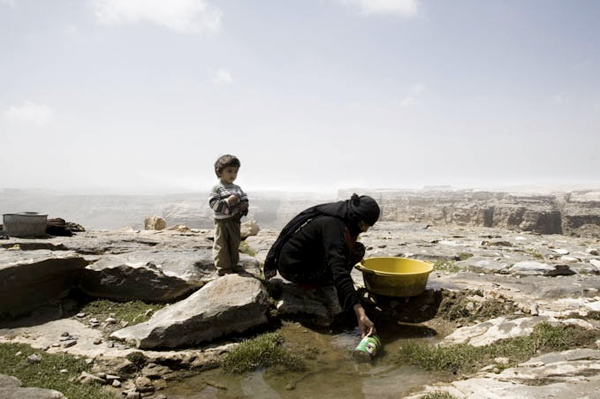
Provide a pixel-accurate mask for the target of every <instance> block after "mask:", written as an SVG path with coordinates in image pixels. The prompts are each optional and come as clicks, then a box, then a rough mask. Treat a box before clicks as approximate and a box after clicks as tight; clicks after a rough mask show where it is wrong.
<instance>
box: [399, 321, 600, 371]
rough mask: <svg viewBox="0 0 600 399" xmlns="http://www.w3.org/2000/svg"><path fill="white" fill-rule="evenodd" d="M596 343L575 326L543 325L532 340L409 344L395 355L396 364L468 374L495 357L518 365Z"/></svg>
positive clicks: (587, 331)
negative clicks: (479, 344)
mask: <svg viewBox="0 0 600 399" xmlns="http://www.w3.org/2000/svg"><path fill="white" fill-rule="evenodd" d="M596 339H597V337H596V336H595V334H594V332H593V331H589V330H585V329H582V328H580V327H575V326H565V325H558V326H553V325H551V324H550V323H546V322H544V323H540V324H538V325H537V326H536V327H535V328H534V330H533V333H532V334H531V335H529V336H526V337H516V338H510V339H506V340H503V341H500V342H497V343H495V344H492V345H486V346H480V347H475V346H471V345H467V344H456V345H444V346H440V345H436V346H431V345H428V344H422V343H408V344H406V345H404V346H403V347H402V348H401V350H400V352H399V353H398V354H397V355H396V362H398V363H402V364H405V363H408V364H413V365H416V366H418V367H421V368H423V369H424V370H428V371H438V372H451V373H454V374H456V373H465V372H472V371H475V370H477V369H479V368H480V367H482V366H484V365H487V364H490V363H493V359H494V358H496V357H507V358H508V359H509V363H511V364H515V363H518V362H523V361H525V360H528V359H530V358H531V357H532V356H534V355H536V354H538V353H542V352H549V351H555V350H565V349H568V348H574V347H584V346H593V345H594V343H595V340H596ZM503 367H506V365H504V366H503V365H498V368H503Z"/></svg>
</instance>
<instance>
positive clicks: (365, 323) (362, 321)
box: [354, 303, 375, 338]
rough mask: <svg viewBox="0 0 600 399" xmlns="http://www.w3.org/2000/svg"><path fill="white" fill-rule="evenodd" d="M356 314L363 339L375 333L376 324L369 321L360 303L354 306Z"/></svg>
mask: <svg viewBox="0 0 600 399" xmlns="http://www.w3.org/2000/svg"><path fill="white" fill-rule="evenodd" d="M354 313H355V314H356V321H357V322H358V328H359V330H360V336H361V338H362V337H364V336H366V335H371V334H374V333H375V324H373V322H372V321H371V319H369V317H368V316H367V313H366V312H365V308H363V306H362V305H361V304H360V303H357V304H356V305H354Z"/></svg>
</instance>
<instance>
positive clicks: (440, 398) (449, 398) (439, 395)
mask: <svg viewBox="0 0 600 399" xmlns="http://www.w3.org/2000/svg"><path fill="white" fill-rule="evenodd" d="M419 399H456V396H454V395H451V394H449V393H448V392H442V391H436V392H431V393H428V394H427V395H423V396H421V397H420V398H419Z"/></svg>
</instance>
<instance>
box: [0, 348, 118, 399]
mask: <svg viewBox="0 0 600 399" xmlns="http://www.w3.org/2000/svg"><path fill="white" fill-rule="evenodd" d="M32 354H38V355H39V356H40V357H41V360H40V361H39V362H33V363H31V362H28V361H27V357H28V356H30V355H32ZM89 369H90V366H89V365H87V364H86V363H85V360H84V359H80V358H76V357H74V356H72V355H68V354H50V353H46V352H44V351H42V350H36V349H33V348H32V347H30V346H29V345H25V344H13V343H0V374H6V375H10V376H13V377H17V378H18V379H19V380H21V382H22V383H23V386H25V387H37V388H45V389H54V390H57V391H59V392H62V393H63V394H64V395H65V396H66V397H68V398H86V399H115V398H116V396H115V395H113V394H111V393H110V392H107V391H104V390H102V389H100V385H98V384H94V383H93V384H90V385H81V384H77V383H73V380H75V379H76V378H77V377H78V376H79V375H81V373H82V372H84V371H87V372H89Z"/></svg>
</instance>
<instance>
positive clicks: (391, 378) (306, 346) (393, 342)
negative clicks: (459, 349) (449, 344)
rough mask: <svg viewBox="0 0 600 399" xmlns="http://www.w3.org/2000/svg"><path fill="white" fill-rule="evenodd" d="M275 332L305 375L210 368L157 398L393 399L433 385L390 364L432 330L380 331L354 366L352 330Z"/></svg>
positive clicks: (431, 336) (428, 377)
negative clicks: (373, 352)
mask: <svg viewBox="0 0 600 399" xmlns="http://www.w3.org/2000/svg"><path fill="white" fill-rule="evenodd" d="M279 333H280V334H281V335H282V336H283V337H284V339H285V344H284V345H285V346H286V347H287V348H288V349H289V350H291V351H293V352H296V353H301V354H302V355H303V356H305V357H306V359H307V360H306V363H307V370H305V371H304V372H281V371H277V370H276V369H267V370H258V371H255V372H252V373H246V374H243V375H232V374H225V373H224V372H223V371H222V370H220V369H216V370H210V371H206V372H203V373H202V374H200V375H198V376H196V377H192V378H189V379H186V380H184V381H181V382H179V383H177V385H175V384H170V386H169V387H168V388H167V389H166V390H165V391H163V392H162V393H163V394H165V395H166V396H167V397H168V398H169V399H200V398H201V399H205V398H206V399H208V398H210V399H233V398H236V399H245V398H260V399H280V398H281V399H305V398H311V397H315V398H317V397H318V398H320V399H329V398H331V399H334V398H335V399H338V398H343V399H385V398H394V399H395V398H398V397H402V396H403V394H405V393H407V392H409V391H410V390H411V389H414V388H417V387H420V386H422V385H424V384H427V383H431V382H434V381H436V376H435V375H432V374H431V373H426V372H424V371H422V370H420V369H417V368H414V367H411V366H407V365H402V364H397V363H396V362H395V361H394V354H395V353H396V352H397V351H398V350H399V348H400V347H401V345H402V343H405V342H406V341H407V340H412V341H414V340H427V341H430V340H433V341H436V340H438V339H439V335H438V333H437V331H435V330H434V329H432V328H429V327H426V326H423V325H410V324H398V323H390V324H386V325H384V326H381V327H380V328H379V335H380V337H381V340H382V343H383V351H382V352H381V354H380V355H379V356H377V358H375V359H374V360H373V361H371V362H357V361H356V360H354V359H353V357H352V351H353V349H354V348H355V347H356V345H357V344H358V342H359V341H360V333H359V331H358V329H354V330H350V331H346V332H343V333H338V334H326V333H322V332H317V331H314V330H311V329H308V328H306V327H303V326H301V325H300V324H297V323H285V324H284V325H283V326H282V328H281V329H280V330H279Z"/></svg>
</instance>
